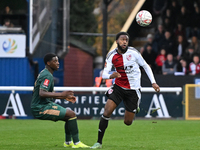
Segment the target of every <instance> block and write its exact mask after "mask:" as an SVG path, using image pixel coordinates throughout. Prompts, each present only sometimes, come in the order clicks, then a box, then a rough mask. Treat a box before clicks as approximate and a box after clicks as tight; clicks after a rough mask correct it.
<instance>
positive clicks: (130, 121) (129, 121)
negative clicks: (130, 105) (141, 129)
mask: <svg viewBox="0 0 200 150" xmlns="http://www.w3.org/2000/svg"><path fill="white" fill-rule="evenodd" d="M124 124H125V125H127V126H130V125H131V124H132V120H124Z"/></svg>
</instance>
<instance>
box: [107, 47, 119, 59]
mask: <svg viewBox="0 0 200 150" xmlns="http://www.w3.org/2000/svg"><path fill="white" fill-rule="evenodd" d="M116 53H117V48H115V49H113V50H111V51H110V52H109V53H108V54H107V57H106V59H109V58H110V57H111V56H112V55H114V54H116Z"/></svg>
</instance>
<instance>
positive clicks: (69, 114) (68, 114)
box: [66, 109, 76, 118]
mask: <svg viewBox="0 0 200 150" xmlns="http://www.w3.org/2000/svg"><path fill="white" fill-rule="evenodd" d="M66 116H68V117H69V118H74V117H76V113H75V112H74V111H72V110H69V109H68V110H67V112H66Z"/></svg>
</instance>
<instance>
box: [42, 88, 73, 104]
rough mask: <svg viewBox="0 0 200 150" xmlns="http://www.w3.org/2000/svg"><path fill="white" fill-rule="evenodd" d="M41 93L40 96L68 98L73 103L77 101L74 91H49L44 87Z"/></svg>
mask: <svg viewBox="0 0 200 150" xmlns="http://www.w3.org/2000/svg"><path fill="white" fill-rule="evenodd" d="M39 95H40V97H45V98H55V99H56V98H57V99H66V100H67V101H70V102H72V103H75V102H76V97H75V96H74V92H73V91H63V92H59V93H55V92H48V91H45V90H43V89H40V92H39Z"/></svg>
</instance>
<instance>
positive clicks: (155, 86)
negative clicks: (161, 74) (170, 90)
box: [152, 83, 160, 92]
mask: <svg viewBox="0 0 200 150" xmlns="http://www.w3.org/2000/svg"><path fill="white" fill-rule="evenodd" d="M152 87H153V88H154V90H155V91H156V92H160V87H159V86H158V84H156V83H153V84H152Z"/></svg>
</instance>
